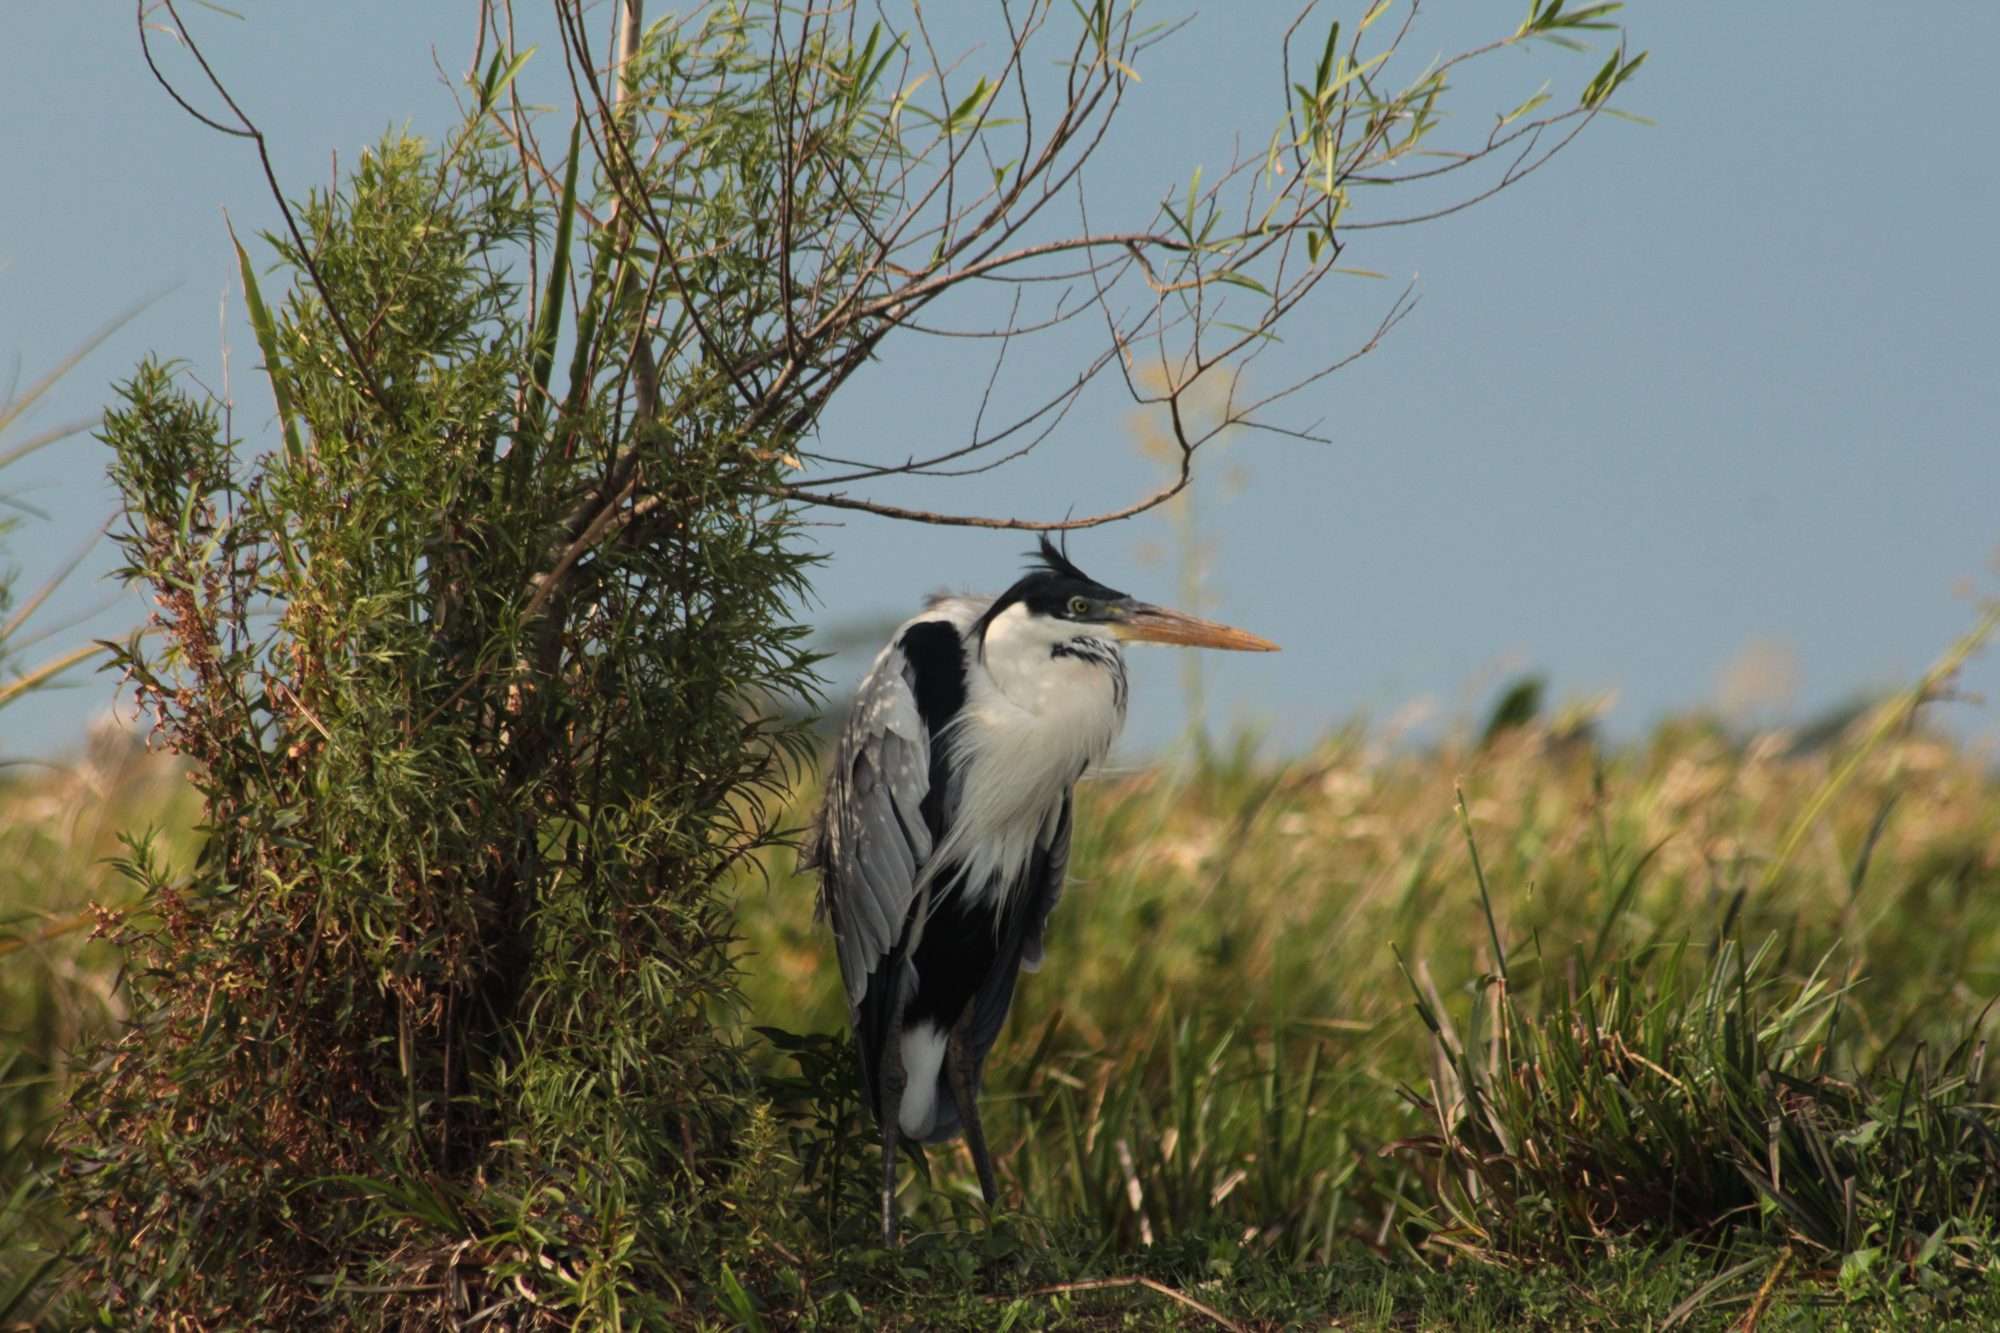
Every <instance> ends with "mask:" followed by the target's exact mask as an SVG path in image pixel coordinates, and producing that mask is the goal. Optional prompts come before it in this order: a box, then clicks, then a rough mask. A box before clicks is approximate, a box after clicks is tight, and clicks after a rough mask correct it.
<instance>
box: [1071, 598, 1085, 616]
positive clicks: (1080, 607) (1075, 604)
mask: <svg viewBox="0 0 2000 1333" xmlns="http://www.w3.org/2000/svg"><path fill="white" fill-rule="evenodd" d="M1088 610H1090V599H1089V598H1088V597H1072V598H1070V599H1069V613H1070V614H1071V615H1073V616H1080V615H1082V614H1084V613H1085V612H1086V611H1088Z"/></svg>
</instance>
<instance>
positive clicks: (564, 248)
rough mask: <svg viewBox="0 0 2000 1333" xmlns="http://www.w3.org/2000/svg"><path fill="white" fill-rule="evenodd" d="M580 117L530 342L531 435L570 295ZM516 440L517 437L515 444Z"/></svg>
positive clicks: (542, 414) (542, 416) (538, 426)
mask: <svg viewBox="0 0 2000 1333" xmlns="http://www.w3.org/2000/svg"><path fill="white" fill-rule="evenodd" d="M582 147H583V121H582V120H581V119H579V120H578V121H577V122H576V124H574V125H572V126H570V131H569V161H568V162H567V163H565V164H564V166H563V188H562V201H561V203H560V204H559V205H558V206H557V209H556V235H555V243H554V244H553V245H552V246H551V247H550V251H549V280H548V283H547V284H546V285H545V286H544V288H543V291H542V308H541V310H540V311H539V312H538V314H537V316H536V319H535V332H534V337H533V340H532V341H531V342H530V344H529V346H530V351H529V360H528V366H529V374H530V376H531V378H532V379H533V381H534V386H535V392H534V396H533V401H532V402H531V403H530V404H529V406H528V416H529V421H530V431H529V433H530V435H531V436H532V437H533V438H536V439H539V438H540V437H541V433H542V425H543V422H544V421H545V420H546V419H547V417H546V413H547V407H548V396H549V374H550V371H551V370H552V369H553V368H554V366H555V358H556V339H557V337H558V336H560V334H561V332H562V316H563V302H564V300H565V298H567V297H568V295H569V252H570V244H571V238H572V236H573V234H574V230H575V225H576V173H577V164H578V163H579V162H581V161H582V160H583V152H582ZM518 443H519V442H518V441H517V444H518Z"/></svg>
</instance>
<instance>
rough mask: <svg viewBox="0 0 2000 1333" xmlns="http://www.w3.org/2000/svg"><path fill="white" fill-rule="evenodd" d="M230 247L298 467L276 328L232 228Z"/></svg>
mask: <svg viewBox="0 0 2000 1333" xmlns="http://www.w3.org/2000/svg"><path fill="white" fill-rule="evenodd" d="M229 243H230V244H231V245H233V246H235V247H236V267H237V271H238V272H239V273H240V274H242V277H243V303H244V305H245V306H246V307H247V308H248V309H249V312H250V330H251V332H252V333H254V334H256V336H257V347H258V349H259V350H260V351H262V352H263V354H264V378H265V379H267V380H269V381H270V382H271V397H272V398H273V399H275V400H276V401H277V404H278V426H279V429H281V430H282V431H283V432H284V434H285V457H287V458H288V459H290V460H291V461H292V462H293V463H298V462H300V461H301V460H302V459H303V458H304V457H305V451H304V449H303V448H302V447H301V446H300V444H299V427H298V422H297V421H296V420H294V418H293V415H292V392H291V386H290V384H289V383H288V382H287V381H286V378H285V366H284V361H283V359H282V358H281V357H280V356H279V355H278V326H277V325H276V324H274V323H273V322H272V320H271V311H270V308H269V307H268V306H266V305H265V304H264V294H263V293H262V292H260V291H259V290H258V289H257V271H256V269H254V268H253V267H251V264H250V255H249V253H248V252H247V251H245V250H244V248H243V242H241V241H239V240H237V239H236V228H235V227H234V226H230V228H229Z"/></svg>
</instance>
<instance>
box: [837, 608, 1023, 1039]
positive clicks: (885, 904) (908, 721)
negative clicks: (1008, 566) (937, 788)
mask: <svg viewBox="0 0 2000 1333" xmlns="http://www.w3.org/2000/svg"><path fill="white" fill-rule="evenodd" d="M985 606H986V603H985V601H983V600H980V599H973V598H945V599H939V600H937V601H934V602H933V603H932V605H931V609H930V610H928V611H926V612H925V613H924V614H922V615H920V616H916V617H913V618H912V619H911V620H909V621H907V622H906V623H904V624H903V625H901V626H899V627H898V628H897V630H896V633H895V635H894V636H893V637H892V638H891V639H890V641H889V646H888V647H886V648H884V649H883V650H882V652H881V654H880V655H879V656H878V657H877V658H876V659H875V665H874V667H873V668H872V669H871V670H870V671H869V673H868V675H867V677H866V678H865V679H864V680H863V681H862V682H861V688H860V689H859V690H858V691H856V693H855V697H854V706H853V709H852V711H851V712H849V714H848V717H847V725H846V727H845V728H844V729H843V730H842V731H841V735H840V744H839V746H838V747H837V748H836V750H835V752H834V760H833V767H832V769H831V771H830V772H829V773H828V774H827V785H826V804H825V806H824V807H823V808H822V810H821V812H820V827H819V839H818V845H817V847H816V848H815V850H814V853H813V857H812V859H813V861H815V862H816V863H817V864H818V866H819V868H820V893H819V909H820V912H821V913H822V914H823V915H826V916H829V917H831V918H832V921H833V933H834V939H835V943H836V946H837V948H838V951H839V956H840V975H841V979H842V981H844V982H845V983H846V988H847V1002H848V1005H849V1007H850V1008H852V1009H858V1008H859V1006H860V1004H861V1001H862V998H863V997H864V996H865V995H866V994H867V992H868V979H869V977H870V975H871V974H872V973H873V972H874V971H875V970H876V968H877V967H878V966H880V964H881V962H882V960H883V959H884V958H886V957H887V956H888V955H889V953H890V951H891V950H893V949H894V948H895V947H896V943H897V941H898V940H900V939H901V938H902V933H903V927H904V925H905V923H906V922H907V921H908V920H909V916H910V909H911V906H912V904H913V903H914V902H915V900H916V893H917V883H918V880H919V877H920V876H921V874H922V872H923V868H924V866H925V864H926V863H927V862H928V861H929V860H930V855H931V851H932V848H933V847H934V846H935V845H936V839H937V836H938V832H939V831H938V830H936V829H933V828H932V827H931V826H930V824H929V823H928V822H927V821H926V818H925V813H924V809H923V805H924V798H925V797H926V796H928V795H929V794H930V788H931V742H930V736H929V733H928V732H927V731H926V729H925V726H924V720H923V718H922V716H921V715H920V714H919V713H918V711H917V698H916V690H915V672H914V668H913V667H912V665H911V663H910V661H909V659H908V658H907V657H906V656H905V655H904V653H903V650H902V647H901V644H902V641H903V635H904V633H905V632H906V631H907V630H908V629H909V628H910V626H911V625H915V624H918V623H920V622H923V621H931V620H947V621H950V622H951V623H952V624H953V625H954V626H956V627H958V628H959V629H960V630H963V629H964V628H965V627H966V626H968V625H970V624H971V623H972V622H973V621H974V620H976V619H978V617H979V615H980V613H981V612H982V611H983V610H984V609H985Z"/></svg>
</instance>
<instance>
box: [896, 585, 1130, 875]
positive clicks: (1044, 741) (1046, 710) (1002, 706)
mask: <svg viewBox="0 0 2000 1333" xmlns="http://www.w3.org/2000/svg"><path fill="white" fill-rule="evenodd" d="M1071 632H1073V630H1072V627H1069V626H1065V625H1062V624H1059V623H1058V624H1051V623H1049V622H1048V621H1046V620H1043V621H1040V622H1039V623H1037V620H1035V619H1031V618H1030V617H1028V616H1027V614H1026V612H1025V608H1023V607H1020V606H1013V607H1009V608H1008V609H1007V610H1006V611H1003V612H1002V613H1001V614H1000V615H998V616H996V617H995V618H994V620H993V622H992V624H991V625H989V626H988V628H987V632H986V643H985V654H984V660H983V661H974V662H972V663H970V665H971V668H972V669H971V670H970V671H969V672H968V673H967V675H968V680H967V682H966V687H967V688H966V700H965V707H964V708H963V710H962V711H961V712H960V713H959V716H958V718H957V719H955V720H954V722H953V723H952V725H951V727H950V728H949V730H948V731H947V733H946V736H945V738H944V743H945V744H948V745H950V746H951V747H952V753H953V758H954V761H955V762H954V764H953V767H954V768H955V769H956V771H957V774H958V783H957V790H956V791H955V792H954V793H953V794H954V796H955V797H956V799H955V800H954V801H953V802H952V804H953V805H954V806H955V807H956V813H955V816H954V818H953V820H952V827H951V830H950V832H949V833H947V834H946V836H945V838H944V840H943V842H942V843H941V844H939V846H938V848H937V850H936V852H935V854H934V855H933V856H932V858H931V862H930V864H931V866H932V867H936V868H942V867H943V866H945V865H949V864H951V863H952V862H954V861H957V862H960V863H962V864H964V866H965V867H966V871H967V874H966V884H967V889H968V891H969V892H971V893H973V894H974V895H977V896H981V897H983V896H986V895H994V896H996V897H997V898H999V899H1000V901H999V903H998V904H997V905H998V906H1001V907H1004V906H1005V896H1006V895H1007V894H1008V893H1010V892H1011V891H1012V890H1013V889H1014V887H1015V886H1016V885H1018V884H1019V883H1020V882H1021V879H1022V877H1023V876H1024V875H1025V874H1026V873H1027V870H1028V865H1029V862H1030V861H1031V860H1032V858H1033V856H1034V854H1035V851H1036V849H1037V848H1038V847H1046V846H1048V843H1049V840H1050V838H1052V837H1053V836H1054V834H1055V827H1056V822H1057V820H1058V819H1059V818H1060V816H1061V813H1062V798H1063V793H1064V792H1065V791H1067V790H1068V789H1069V787H1070V785H1071V784H1072V783H1074V782H1075V781H1076V780H1077V778H1078V777H1079V776H1081V775H1082V774H1083V772H1084V771H1085V770H1086V769H1088V768H1091V767H1095V766H1096V765H1098V764H1101V763H1102V762H1103V761H1104V757H1105V755H1107V754H1108V753H1109V752H1110V750H1111V746H1112V743H1113V742H1114V741H1116V740H1117V738H1118V732H1119V729H1120V728H1121V727H1122V726H1123V725H1124V721H1125V718H1124V714H1123V710H1122V709H1121V708H1120V707H1119V706H1118V699H1117V696H1116V694H1115V692H1114V689H1113V683H1112V676H1111V672H1110V671H1109V670H1107V669H1106V668H1105V667H1103V666H1101V665H1098V664H1094V663H1092V662H1089V661H1086V660H1082V659H1079V658H1076V657H1069V656H1054V655H1053V653H1052V650H1053V649H1054V647H1055V645H1056V644H1057V643H1058V642H1060V641H1061V639H1062V638H1063V637H1065V636H1066V635H1067V634H1069V633H1071ZM972 651H976V649H973V650H972Z"/></svg>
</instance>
